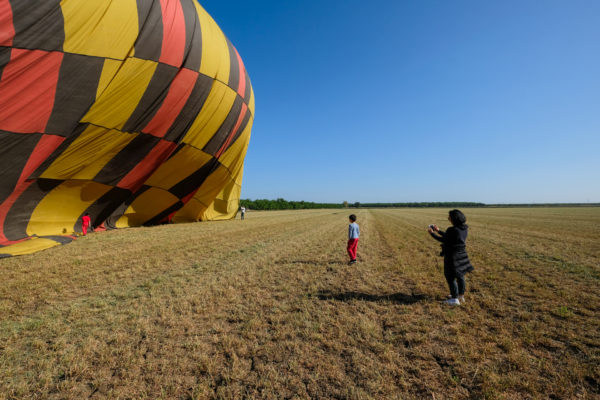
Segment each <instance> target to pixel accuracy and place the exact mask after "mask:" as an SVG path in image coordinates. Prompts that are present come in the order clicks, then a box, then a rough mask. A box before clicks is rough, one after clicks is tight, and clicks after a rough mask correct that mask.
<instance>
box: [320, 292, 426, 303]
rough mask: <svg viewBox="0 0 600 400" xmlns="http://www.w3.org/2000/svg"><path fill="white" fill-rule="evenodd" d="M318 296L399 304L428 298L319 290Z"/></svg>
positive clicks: (324, 298)
mask: <svg viewBox="0 0 600 400" xmlns="http://www.w3.org/2000/svg"><path fill="white" fill-rule="evenodd" d="M316 297H318V298H319V300H338V301H352V300H363V301H372V302H376V303H379V302H388V301H391V302H394V303H398V304H415V303H418V302H420V301H422V300H425V299H427V296H425V295H424V294H405V293H391V294H383V295H375V294H368V293H360V292H343V293H334V292H331V291H328V290H326V291H320V292H317V295H316Z"/></svg>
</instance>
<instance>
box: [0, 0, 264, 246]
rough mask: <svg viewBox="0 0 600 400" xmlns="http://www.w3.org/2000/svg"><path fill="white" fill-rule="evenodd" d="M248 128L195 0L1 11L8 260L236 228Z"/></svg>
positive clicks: (1, 173)
mask: <svg viewBox="0 0 600 400" xmlns="http://www.w3.org/2000/svg"><path fill="white" fill-rule="evenodd" d="M253 118H254V93H253V90H252V86H251V84H250V80H249V77H248V74H247V73H246V69H245V67H244V64H243V62H242V59H241V58H240V56H239V54H238V52H237V50H236V49H235V48H234V47H233V45H232V44H231V42H230V41H229V40H228V39H227V38H226V37H225V36H224V35H223V33H222V32H221V30H220V29H219V27H218V26H217V24H216V23H215V22H214V20H213V19H212V18H211V17H210V16H209V15H208V14H207V13H206V11H205V10H204V9H203V8H202V7H201V6H200V4H199V3H198V2H197V1H196V0H62V1H61V0H43V1H40V0H0V257H3V256H4V257H6V256H11V255H18V254H26V253H32V252H35V251H38V250H42V249H45V248H49V247H52V246H55V245H59V244H62V243H67V242H69V241H71V240H72V239H73V238H74V237H75V236H74V235H75V233H76V232H81V218H82V217H83V216H84V215H85V214H86V213H89V215H90V217H91V221H92V226H93V227H100V228H107V229H111V228H121V227H131V226H142V225H154V224H161V223H168V222H191V221H198V220H215V219H230V218H232V217H234V216H235V213H236V212H237V209H238V205H239V197H240V192H241V182H242V175H243V162H244V157H245V154H246V149H247V147H248V142H249V140H250V130H251V127H252V122H253Z"/></svg>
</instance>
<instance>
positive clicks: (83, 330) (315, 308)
mask: <svg viewBox="0 0 600 400" xmlns="http://www.w3.org/2000/svg"><path fill="white" fill-rule="evenodd" d="M447 211H448V210H445V209H444V210H441V209H422V210H415V209H399V210H392V209H390V210H362V209H361V210H358V211H357V212H356V213H357V215H358V222H359V224H360V226H361V240H360V244H359V263H358V264H357V265H355V266H348V265H346V263H345V261H346V254H345V242H346V240H345V239H346V238H345V235H346V229H347V215H348V214H349V212H348V211H346V210H314V211H296V212H292V211H286V212H264V213H259V212H255V213H249V214H247V219H246V220H245V221H239V220H236V221H227V222H214V223H197V224H186V225H169V226H160V227H154V228H139V229H127V230H119V231H111V232H105V233H96V234H93V235H90V236H87V237H84V238H80V239H79V240H77V241H76V242H74V243H73V244H70V245H68V246H63V247H59V248H54V249H50V250H47V251H45V252H42V253H38V254H34V255H29V256H22V257H15V258H11V259H3V260H0V270H1V274H2V285H1V287H0V399H69V398H72V399H81V398H91V399H104V398H109V399H157V398H162V399H205V398H209V399H211V398H223V399H236V398H299V399H302V398H337V399H369V398H374V399H384V398H386V399H387V398H399V399H412V398H415V399H420V398H432V399H433V398H435V399H446V398H448V399H450V398H452V399H467V398H474V399H479V398H490V399H493V398H498V399H523V398H544V399H546V398H555V399H569V398H581V399H593V398H600V387H599V384H600V286H599V280H600V209H599V208H573V209H567V208H548V209H467V210H464V211H465V213H466V214H467V217H468V218H469V224H470V226H471V236H470V237H469V240H468V250H469V253H470V255H471V258H472V261H473V264H474V265H475V267H476V271H475V272H474V273H472V274H470V275H469V276H468V293H467V303H466V304H465V305H464V306H461V307H459V308H449V307H447V306H444V305H442V304H441V302H440V300H442V299H443V298H444V296H445V295H446V292H447V289H446V286H445V283H444V278H443V275H442V266H441V261H442V260H441V259H440V258H439V257H438V256H437V253H438V251H439V246H438V244H437V242H435V241H433V240H432V239H431V238H430V237H429V236H428V234H427V233H426V232H425V227H426V226H427V225H428V224H429V223H437V224H438V225H440V226H446V225H447V223H446V215H447Z"/></svg>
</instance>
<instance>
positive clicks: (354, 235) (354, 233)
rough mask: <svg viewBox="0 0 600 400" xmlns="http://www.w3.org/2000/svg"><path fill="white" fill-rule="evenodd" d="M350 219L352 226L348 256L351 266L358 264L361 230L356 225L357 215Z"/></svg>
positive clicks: (352, 215)
mask: <svg viewBox="0 0 600 400" xmlns="http://www.w3.org/2000/svg"><path fill="white" fill-rule="evenodd" d="M348 218H349V220H350V225H349V226H348V255H349V256H350V262H349V264H354V263H356V250H357V248H358V237H359V236H360V229H359V227H358V224H357V223H356V215H354V214H351V215H350V217H348Z"/></svg>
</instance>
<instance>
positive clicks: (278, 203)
mask: <svg viewBox="0 0 600 400" xmlns="http://www.w3.org/2000/svg"><path fill="white" fill-rule="evenodd" d="M240 207H245V208H246V209H248V210H306V209H316V208H386V207H415V208H426V207H455V208H456V207H486V205H485V204H483V203H474V202H422V203H360V202H354V203H349V202H347V201H344V202H341V203H315V202H311V201H304V200H302V201H288V200H285V199H282V198H279V199H276V200H268V199H257V200H250V199H241V200H240Z"/></svg>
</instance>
